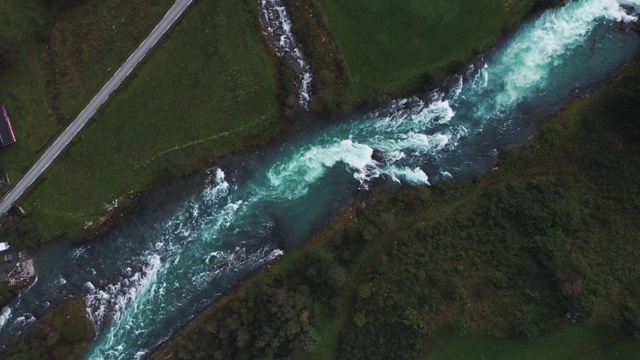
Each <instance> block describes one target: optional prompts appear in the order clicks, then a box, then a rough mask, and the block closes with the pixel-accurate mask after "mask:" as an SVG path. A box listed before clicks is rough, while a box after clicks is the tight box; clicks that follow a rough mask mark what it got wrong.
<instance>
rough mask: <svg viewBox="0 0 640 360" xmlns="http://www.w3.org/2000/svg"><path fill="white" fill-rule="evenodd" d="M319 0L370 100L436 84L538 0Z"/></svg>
mask: <svg viewBox="0 0 640 360" xmlns="http://www.w3.org/2000/svg"><path fill="white" fill-rule="evenodd" d="M318 2H319V4H320V7H321V9H322V12H323V13H324V15H325V17H326V21H327V24H328V27H329V29H330V31H331V34H332V35H333V38H334V39H335V41H336V42H337V43H338V45H339V46H340V48H341V49H342V51H343V52H344V57H345V58H346V64H347V69H348V73H349V76H350V79H351V81H352V84H351V85H352V87H353V91H354V93H355V95H356V96H357V97H358V98H361V99H362V98H365V99H366V98H376V97H380V96H381V95H382V94H388V93H391V94H393V95H397V94H400V93H403V92H406V91H407V89H409V90H410V91H412V90H415V89H416V88H419V87H421V86H425V85H426V86H432V85H433V84H432V83H431V82H432V81H433V79H442V78H443V76H442V74H444V73H446V72H449V71H457V70H459V69H460V68H461V66H462V64H464V63H466V62H467V61H468V60H470V59H471V58H472V57H474V56H476V55H477V54H478V53H479V52H480V51H482V50H484V49H485V48H486V47H487V46H490V45H492V44H493V43H495V42H496V41H497V40H498V39H499V38H500V37H501V36H502V34H503V32H504V31H505V30H506V29H509V28H511V27H512V26H514V25H515V24H517V23H519V22H520V21H521V19H522V18H523V17H524V16H525V15H526V14H527V13H528V12H529V11H530V10H531V8H532V5H533V3H534V2H535V1H533V0H526V1H510V0H484V1H477V0H433V1H422V0H407V1H402V2H389V1H383V0H352V1H339V0H319V1H318ZM425 82H426V84H424V83H425Z"/></svg>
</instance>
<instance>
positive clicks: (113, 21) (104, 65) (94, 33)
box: [51, 0, 174, 123]
mask: <svg viewBox="0 0 640 360" xmlns="http://www.w3.org/2000/svg"><path fill="white" fill-rule="evenodd" d="M173 3H174V0H136V1H131V0H92V1H89V2H88V3H87V4H85V5H83V6H79V7H76V8H73V9H71V10H70V11H68V12H66V13H64V14H62V16H61V18H60V19H59V20H58V21H57V22H56V23H55V25H54V27H53V30H52V35H51V48H52V50H53V51H52V56H53V59H52V61H53V63H54V64H55V67H54V71H55V74H54V75H55V79H56V84H57V99H56V100H57V101H56V103H57V107H58V113H59V117H60V118H61V119H62V120H63V122H64V123H67V122H69V121H71V120H73V119H74V118H75V117H76V116H77V115H78V114H79V113H80V111H82V109H83V108H84V106H85V105H86V104H87V103H88V102H89V100H91V98H93V96H94V95H95V94H96V93H97V92H98V91H99V90H100V88H101V87H102V86H103V85H104V83H105V82H106V81H107V80H108V79H109V78H110V77H111V75H113V73H115V72H116V70H117V69H118V67H119V66H120V65H121V64H122V63H123V62H124V61H125V60H126V59H127V57H128V56H129V55H130V54H131V53H132V52H133V50H135V48H136V47H138V45H139V44H140V42H141V41H142V39H144V38H145V37H146V36H147V35H148V34H149V33H150V32H151V30H152V29H153V27H154V26H155V25H156V24H157V23H158V22H159V21H160V19H162V17H163V16H164V14H165V13H166V12H167V10H168V9H169V8H170V7H171V5H172V4H173Z"/></svg>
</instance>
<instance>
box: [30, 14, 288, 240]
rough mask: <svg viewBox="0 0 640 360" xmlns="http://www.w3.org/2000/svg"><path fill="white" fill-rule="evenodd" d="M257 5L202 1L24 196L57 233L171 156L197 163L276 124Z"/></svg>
mask: <svg viewBox="0 0 640 360" xmlns="http://www.w3.org/2000/svg"><path fill="white" fill-rule="evenodd" d="M256 19H257V7H256V8H253V6H252V5H251V6H248V5H247V6H245V5H244V3H243V2H196V3H195V4H194V5H193V7H192V8H191V9H190V10H189V11H188V12H187V13H185V17H184V19H183V20H182V22H181V23H179V24H178V26H177V27H176V28H175V29H174V30H173V31H172V33H171V34H170V35H169V36H168V38H167V39H166V40H165V41H164V42H163V43H162V44H160V45H159V48H157V49H156V50H155V52H154V54H152V55H151V56H150V58H149V59H148V60H147V61H146V63H145V64H143V66H142V67H141V68H140V69H139V70H138V72H137V73H136V74H135V77H134V78H133V80H131V81H129V82H128V83H126V84H124V87H123V89H122V90H121V91H120V93H118V94H117V95H116V96H115V97H114V98H113V99H112V100H111V101H110V102H109V104H108V106H107V107H106V108H105V109H104V111H102V112H101V113H100V114H98V115H97V116H96V118H95V119H94V120H93V122H92V123H91V124H90V125H89V126H88V128H87V129H85V130H84V131H83V133H82V134H81V136H80V137H79V138H78V139H76V140H75V143H74V144H73V146H71V148H70V149H68V151H67V152H66V153H65V154H63V156H62V157H61V158H60V159H58V160H57V161H56V163H55V164H54V165H53V166H52V168H51V169H50V170H49V172H48V173H47V175H46V178H45V179H44V181H43V182H41V183H40V184H39V186H37V187H36V188H35V190H34V191H33V193H32V194H31V195H30V196H29V197H28V198H27V200H26V201H25V203H26V204H25V207H26V209H27V210H28V211H30V212H31V213H32V214H33V217H34V219H35V220H36V221H37V223H38V226H39V230H40V232H41V233H42V235H43V236H45V237H52V236H55V235H59V234H61V233H64V232H67V231H69V230H71V229H74V228H79V227H81V226H83V225H84V224H85V222H87V221H94V222H95V221H97V220H98V219H99V218H100V216H102V215H103V214H104V212H105V210H104V206H105V204H106V203H110V202H112V201H114V200H115V199H117V198H119V197H121V196H122V195H124V194H125V193H127V192H130V191H133V192H137V191H140V190H143V189H145V188H147V187H148V186H149V185H150V184H151V183H152V182H153V181H154V180H155V179H156V178H157V176H158V174H161V173H162V171H163V168H165V165H166V164H167V163H168V162H169V163H174V164H176V163H177V164H178V165H179V166H184V167H185V169H186V170H191V169H194V168H196V167H197V166H202V164H203V162H204V161H208V160H211V159H213V158H215V157H217V156H220V155H224V154H228V153H230V152H232V151H234V150H239V149H242V148H245V147H246V146H247V144H249V143H256V142H258V141H261V140H263V139H265V138H266V137H268V136H269V135H270V134H273V133H275V132H276V131H279V129H280V125H281V124H280V114H279V109H278V105H277V102H276V84H275V80H274V75H273V72H272V67H271V64H270V61H269V58H268V55H267V52H266V51H265V49H264V47H263V43H262V39H261V38H260V35H259V32H258V31H256V25H257V23H256Z"/></svg>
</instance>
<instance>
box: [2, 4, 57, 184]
mask: <svg viewBox="0 0 640 360" xmlns="http://www.w3.org/2000/svg"><path fill="white" fill-rule="evenodd" d="M48 17H49V11H48V10H47V9H45V8H43V7H41V6H40V5H39V4H38V2H37V1H13V0H0V29H1V31H0V43H2V44H6V46H8V47H9V48H11V49H13V51H14V52H15V55H14V56H15V64H14V65H13V66H11V68H9V69H7V70H6V71H3V72H0V103H2V104H4V105H5V106H6V108H7V112H8V113H9V117H10V118H11V122H12V126H13V130H14V132H15V134H16V137H17V139H18V143H16V144H14V145H11V146H9V147H6V148H2V149H0V170H3V171H6V172H7V173H8V174H9V176H10V178H11V179H12V180H14V181H15V180H17V178H18V177H19V176H20V175H22V174H23V173H24V172H25V171H27V170H28V169H29V167H30V166H31V165H32V163H33V162H35V160H36V158H37V154H38V153H39V149H40V147H41V146H42V144H43V143H44V142H45V141H46V140H47V138H49V136H51V135H52V134H53V133H55V132H56V131H57V130H58V129H59V125H58V123H57V121H56V116H55V111H54V108H55V107H54V103H53V99H52V97H51V91H50V89H51V86H50V84H51V81H52V74H51V71H50V66H49V55H48V52H47V41H48V40H47V32H48V29H47V26H46V25H45V23H46V21H47V19H48Z"/></svg>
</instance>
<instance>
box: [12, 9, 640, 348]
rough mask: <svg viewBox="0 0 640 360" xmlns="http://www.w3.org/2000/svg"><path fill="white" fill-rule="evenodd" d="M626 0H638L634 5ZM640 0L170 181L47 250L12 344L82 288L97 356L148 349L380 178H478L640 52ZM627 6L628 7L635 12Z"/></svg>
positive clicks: (512, 42)
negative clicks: (122, 214) (91, 235)
mask: <svg viewBox="0 0 640 360" xmlns="http://www.w3.org/2000/svg"><path fill="white" fill-rule="evenodd" d="M620 4H623V5H625V6H624V8H623V7H621V6H620ZM634 8H635V9H640V0H633V1H631V0H580V1H575V2H571V3H569V4H567V5H565V6H564V7H562V8H559V9H556V10H549V11H547V12H545V13H543V14H541V15H540V16H538V17H536V18H534V19H531V20H530V21H528V22H527V23H525V24H524V25H523V26H522V27H521V28H520V29H519V30H518V31H516V32H515V33H514V34H513V35H511V36H510V37H509V39H506V40H505V41H503V42H502V43H501V45H499V46H498V47H497V48H495V49H493V50H491V51H490V52H488V53H487V54H486V55H485V56H484V58H481V59H478V61H476V62H475V63H474V64H472V65H470V66H469V67H468V68H467V71H466V72H465V74H461V75H460V76H456V77H453V78H451V79H450V80H449V81H448V84H447V86H444V87H443V90H442V91H439V92H433V93H430V94H427V95H425V96H424V97H418V96H415V97H409V98H406V99H399V100H395V101H393V103H392V104H390V105H389V106H388V107H386V108H384V109H381V110H379V111H375V112H373V113H370V114H366V115H358V116H353V117H352V118H351V119H348V120H345V121H343V122H340V123H337V124H332V125H328V126H326V127H325V128H323V129H318V130H316V131H314V132H313V133H311V134H307V135H305V136H301V137H300V138H298V139H294V140H291V141H289V142H287V143H285V144H282V146H281V147H278V148H274V149H272V150H269V151H265V152H264V153H262V154H259V155H256V156H252V157H246V158H242V159H236V160H235V161H234V162H229V163H230V164H234V165H233V166H229V167H228V168H223V169H220V168H211V169H209V170H207V171H206V172H205V173H204V174H201V175H200V176H196V177H194V178H193V179H192V180H191V181H190V184H189V185H188V186H184V188H180V189H178V188H175V187H174V188H173V189H171V188H166V189H164V190H158V192H156V196H155V198H154V199H153V200H149V201H148V203H146V204H145V205H143V208H142V209H141V210H140V211H137V212H136V213H135V214H134V215H133V216H132V217H131V218H129V219H128V220H127V221H125V223H124V224H122V225H121V226H118V227H117V228H116V229H114V230H112V231H110V232H109V233H108V234H107V235H105V236H104V237H103V238H101V239H99V240H98V241H94V242H92V243H90V244H88V245H84V246H82V247H80V248H74V247H72V246H71V245H69V244H67V243H65V242H64V241H60V242H58V243H56V244H52V245H50V246H49V247H47V248H44V249H42V250H41V251H40V253H39V254H38V255H37V256H36V267H37V269H38V272H39V274H40V275H39V278H38V281H37V282H36V284H35V285H33V286H32V287H31V288H30V289H29V291H28V292H26V293H25V294H24V295H23V296H22V297H21V298H20V300H19V302H18V303H16V304H13V305H12V306H11V307H8V308H5V309H4V310H3V315H1V316H0V326H2V328H1V329H0V342H2V343H6V341H7V338H8V337H9V336H10V335H11V334H12V333H15V332H18V331H19V330H20V329H21V328H22V327H24V325H25V324H26V323H29V322H30V321H32V320H33V319H34V318H37V317H40V316H42V314H43V313H44V312H46V311H47V310H48V309H51V308H52V307H54V306H56V305H59V304H60V303H62V302H63V301H64V300H65V299H68V298H69V297H71V296H82V297H84V298H85V299H86V302H87V316H89V318H90V319H91V321H92V322H93V324H94V326H95V327H96V329H97V330H98V336H97V338H96V340H95V341H94V343H93V345H92V347H91V349H90V350H89V352H88V354H87V357H88V358H90V359H132V358H141V357H143V356H144V355H145V354H147V353H148V352H149V351H150V350H152V349H153V348H154V347H156V346H157V345H158V344H159V343H161V342H162V341H164V340H165V339H167V337H169V336H170V335H171V334H172V333H174V332H175V331H176V330H177V329H178V328H179V327H180V326H182V325H183V324H185V323H186V322H187V321H188V320H189V319H190V318H192V317H193V316H195V315H197V314H198V313H199V312H200V311H202V310H203V309H204V308H206V307H207V306H209V305H210V304H211V303H213V302H214V301H216V299H219V297H220V296H221V295H222V294H223V293H224V292H225V291H227V290H228V289H229V288H230V287H232V286H233V285H234V284H237V283H238V282H239V281H241V280H242V279H244V278H246V276H247V275H248V274H250V273H251V272H252V271H254V270H255V269H257V268H259V267H260V266H261V265H263V264H266V263H268V262H269V261H271V260H273V259H275V258H277V257H278V256H280V255H282V254H283V252H284V251H290V250H292V249H295V248H297V247H299V246H300V245H302V244H303V243H304V241H306V240H307V239H308V238H309V237H310V236H311V234H312V232H313V231H314V230H315V229H317V227H318V226H320V225H321V224H322V222H323V221H324V220H325V219H326V217H327V216H328V215H329V214H331V212H332V211H335V208H336V204H344V203H345V202H346V201H348V200H349V199H350V198H351V197H352V196H353V194H354V192H355V191H357V190H358V189H360V190H365V189H367V187H368V186H369V184H370V183H371V182H372V181H373V180H374V179H380V178H383V179H386V180H387V181H394V182H402V183H408V184H412V185H416V186H425V185H428V184H429V183H430V182H433V181H438V180H439V179H443V178H448V177H454V178H455V177H462V176H475V175H480V174H483V173H485V172H486V171H487V170H488V169H489V168H490V167H491V166H492V164H494V163H495V161H496V157H497V154H498V153H499V151H500V150H502V149H505V148H507V147H509V146H511V145H513V144H519V143H522V142H524V141H526V140H527V139H529V138H530V137H531V136H532V134H533V133H534V130H535V127H536V124H537V123H538V122H539V121H540V120H541V119H542V118H544V117H545V116H548V115H549V114H551V113H553V112H555V111H557V110H558V109H560V108H561V107H562V106H563V105H565V104H566V103H567V102H568V101H570V100H571V99H572V98H575V97H576V96H580V95H583V94H585V93H587V92H590V91H593V89H595V88H596V87H598V86H600V85H601V84H603V83H604V82H606V81H607V80H608V79H610V78H611V76H612V75H613V74H615V73H616V72H617V71H618V70H619V69H620V68H621V67H622V66H623V65H624V64H625V63H627V62H629V61H630V60H632V59H633V58H634V56H636V55H637V54H638V52H639V51H640V39H639V37H638V35H637V34H635V33H633V32H631V31H625V30H624V29H622V28H623V27H621V26H620V22H632V21H635V20H636V18H635V17H634V16H632V15H629V14H630V13H632V12H633V11H632V9H634ZM625 9H626V10H625Z"/></svg>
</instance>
